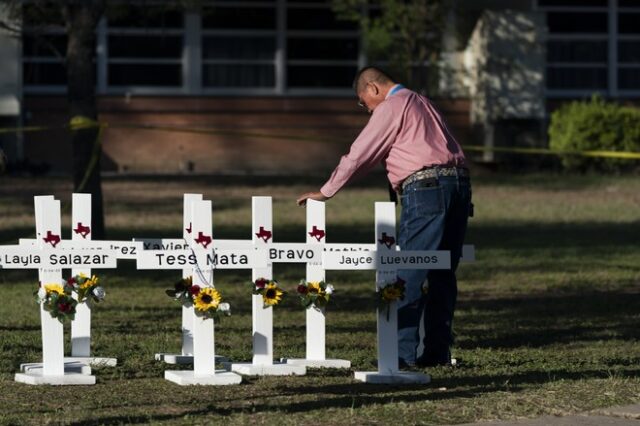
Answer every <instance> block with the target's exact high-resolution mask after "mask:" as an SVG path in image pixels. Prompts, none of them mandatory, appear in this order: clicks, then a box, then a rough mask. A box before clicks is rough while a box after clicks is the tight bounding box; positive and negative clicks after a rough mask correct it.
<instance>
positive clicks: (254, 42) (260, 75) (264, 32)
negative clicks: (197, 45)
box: [202, 1, 277, 89]
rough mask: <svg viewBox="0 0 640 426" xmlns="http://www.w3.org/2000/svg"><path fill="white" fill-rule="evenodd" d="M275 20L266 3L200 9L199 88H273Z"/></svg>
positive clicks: (272, 9) (273, 8) (273, 10)
mask: <svg viewBox="0 0 640 426" xmlns="http://www.w3.org/2000/svg"><path fill="white" fill-rule="evenodd" d="M276 20H277V10H276V5H275V3H274V2H269V1H266V2H263V3H262V4H257V3H244V4H243V3H234V4H224V3H219V4H217V5H216V7H209V8H204V9H203V11H202V85H203V87H204V88H212V89H233V88H244V89H247V88H267V89H275V85H276V72H275V68H276V62H275V61H276V59H275V57H276V48H277V46H276V44H277V39H276V36H277V31H276V28H277V24H276Z"/></svg>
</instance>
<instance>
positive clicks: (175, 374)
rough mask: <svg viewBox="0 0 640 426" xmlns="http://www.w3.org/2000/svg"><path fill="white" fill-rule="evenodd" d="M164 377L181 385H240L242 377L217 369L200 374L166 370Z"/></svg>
mask: <svg viewBox="0 0 640 426" xmlns="http://www.w3.org/2000/svg"><path fill="white" fill-rule="evenodd" d="M164 378H165V379H166V380H169V381H170V382H173V383H176V384H178V385H181V386H190V385H216V386H221V385H239V384H240V383H241V382H242V377H241V376H239V375H237V374H235V373H229V372H227V371H224V370H216V372H215V374H205V375H202V376H199V375H197V374H195V372H193V371H180V370H178V371H165V372H164Z"/></svg>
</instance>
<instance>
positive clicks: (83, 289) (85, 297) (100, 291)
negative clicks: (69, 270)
mask: <svg viewBox="0 0 640 426" xmlns="http://www.w3.org/2000/svg"><path fill="white" fill-rule="evenodd" d="M67 286H69V287H71V288H72V289H73V291H75V292H76V293H77V294H78V303H89V302H95V303H99V302H102V301H103V300H104V297H105V296H106V292H105V291H104V288H103V287H102V286H101V285H99V284H98V277H96V276H95V275H92V276H91V277H89V276H87V275H85V274H83V273H80V274H78V275H76V276H73V277H71V278H69V279H68V280H67Z"/></svg>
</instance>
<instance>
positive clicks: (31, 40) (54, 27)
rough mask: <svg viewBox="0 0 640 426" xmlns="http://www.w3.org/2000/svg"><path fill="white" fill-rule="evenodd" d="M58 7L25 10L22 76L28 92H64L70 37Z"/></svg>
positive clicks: (30, 7) (25, 8) (29, 7)
mask: <svg viewBox="0 0 640 426" xmlns="http://www.w3.org/2000/svg"><path fill="white" fill-rule="evenodd" d="M57 12H58V10H57V8H54V7H50V8H49V9H47V10H43V9H41V8H39V7H35V6H34V5H29V4H26V5H25V6H24V9H23V28H24V30H23V32H22V62H23V66H22V77H23V82H24V85H25V87H26V88H27V91H31V90H34V91H41V92H45V93H46V92H62V91H64V86H66V84H67V70H66V68H65V66H64V57H65V55H66V52H67V36H66V33H65V29H64V22H63V20H62V16H60V15H59V14H58V13H57Z"/></svg>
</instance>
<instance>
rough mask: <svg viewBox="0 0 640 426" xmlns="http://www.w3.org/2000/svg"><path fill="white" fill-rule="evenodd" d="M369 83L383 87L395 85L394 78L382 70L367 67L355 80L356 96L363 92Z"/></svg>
mask: <svg viewBox="0 0 640 426" xmlns="http://www.w3.org/2000/svg"><path fill="white" fill-rule="evenodd" d="M369 82H375V83H378V84H380V85H382V86H386V85H390V84H395V83H394V80H393V78H391V76H390V75H389V74H387V73H386V72H384V71H382V70H381V69H380V68H376V67H365V68H362V69H361V70H360V71H358V73H357V74H356V77H355V79H354V80H353V89H354V90H355V91H356V94H358V93H360V92H362V91H363V90H364V88H365V86H366V85H367V83H369Z"/></svg>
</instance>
